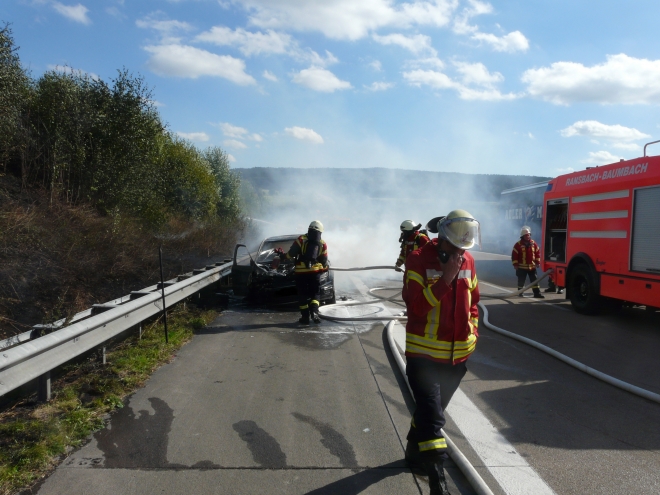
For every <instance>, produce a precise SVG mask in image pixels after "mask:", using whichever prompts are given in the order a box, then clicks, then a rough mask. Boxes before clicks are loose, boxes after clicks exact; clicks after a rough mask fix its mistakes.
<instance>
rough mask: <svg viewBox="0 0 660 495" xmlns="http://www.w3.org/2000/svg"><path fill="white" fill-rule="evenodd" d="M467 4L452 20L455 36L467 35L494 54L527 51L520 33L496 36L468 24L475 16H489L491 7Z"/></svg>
mask: <svg viewBox="0 0 660 495" xmlns="http://www.w3.org/2000/svg"><path fill="white" fill-rule="evenodd" d="M468 3H469V5H470V6H469V7H466V8H465V9H463V11H462V12H461V13H460V14H459V15H457V16H456V19H455V20H454V26H453V30H454V32H455V33H456V34H463V35H468V36H470V38H471V39H473V40H475V41H478V42H479V43H485V44H487V45H490V46H491V48H492V49H493V50H495V51H496V52H507V53H513V52H517V51H522V52H525V51H527V50H528V49H529V41H528V40H527V38H526V37H525V35H524V34H522V33H521V32H520V31H513V32H511V33H509V34H505V35H504V36H497V35H495V34H491V33H482V32H481V31H480V30H479V26H477V25H472V24H470V20H471V19H472V18H473V17H475V16H478V15H484V14H491V13H492V12H493V6H492V5H491V4H489V3H486V2H481V1H479V0H468Z"/></svg>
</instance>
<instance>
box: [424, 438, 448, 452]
mask: <svg viewBox="0 0 660 495" xmlns="http://www.w3.org/2000/svg"><path fill="white" fill-rule="evenodd" d="M446 448H447V440H445V439H444V438H435V439H433V440H427V441H426V442H419V451H420V452H426V451H429V450H437V449H446Z"/></svg>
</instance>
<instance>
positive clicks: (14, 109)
mask: <svg viewBox="0 0 660 495" xmlns="http://www.w3.org/2000/svg"><path fill="white" fill-rule="evenodd" d="M17 52H18V47H17V46H15V45H14V39H13V37H12V31H11V29H10V28H9V25H8V24H5V25H4V26H3V27H0V167H2V168H3V169H4V170H6V168H7V161H8V160H9V159H10V157H11V155H12V153H14V151H15V150H16V148H17V147H18V146H19V144H20V141H19V137H18V134H19V127H20V117H21V112H22V110H23V109H24V107H25V104H26V101H27V99H28V96H29V89H30V79H29V77H28V75H27V73H26V72H25V70H24V69H23V67H22V66H21V63H20V59H19V58H18V53H17Z"/></svg>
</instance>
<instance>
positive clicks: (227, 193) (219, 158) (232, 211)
mask: <svg viewBox="0 0 660 495" xmlns="http://www.w3.org/2000/svg"><path fill="white" fill-rule="evenodd" d="M203 156H204V159H205V160H206V161H207V162H208V164H209V166H210V168H211V173H212V174H213V176H214V177H215V184H216V187H217V190H218V194H219V196H220V197H219V200H218V204H217V213H218V215H219V216H220V217H224V218H227V219H228V220H234V219H238V217H239V216H240V214H241V203H240V195H239V188H240V185H241V178H240V177H239V176H238V174H236V173H235V172H233V171H232V170H231V167H230V166H229V156H228V155H227V153H226V152H225V151H224V150H222V149H221V148H218V147H217V146H215V147H211V148H207V149H206V150H205V151H204V153H203Z"/></svg>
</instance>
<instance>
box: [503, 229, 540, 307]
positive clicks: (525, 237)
mask: <svg viewBox="0 0 660 495" xmlns="http://www.w3.org/2000/svg"><path fill="white" fill-rule="evenodd" d="M511 263H513V268H515V270H516V275H517V276H518V290H521V289H522V288H523V287H524V286H525V280H526V279H527V277H529V281H530V283H534V282H536V267H537V266H539V265H540V264H541V250H540V249H539V246H538V244H536V242H535V241H534V239H532V229H530V228H529V227H528V226H527V225H525V226H523V228H522V229H520V240H519V241H518V242H516V244H515V245H514V246H513V250H512V251H511ZM532 291H533V292H534V297H535V298H537V299H544V298H545V296H544V295H543V294H541V289H540V288H539V284H538V283H537V284H536V285H534V286H533V287H532ZM519 295H520V297H523V293H522V292H521V293H520V294H519Z"/></svg>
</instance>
